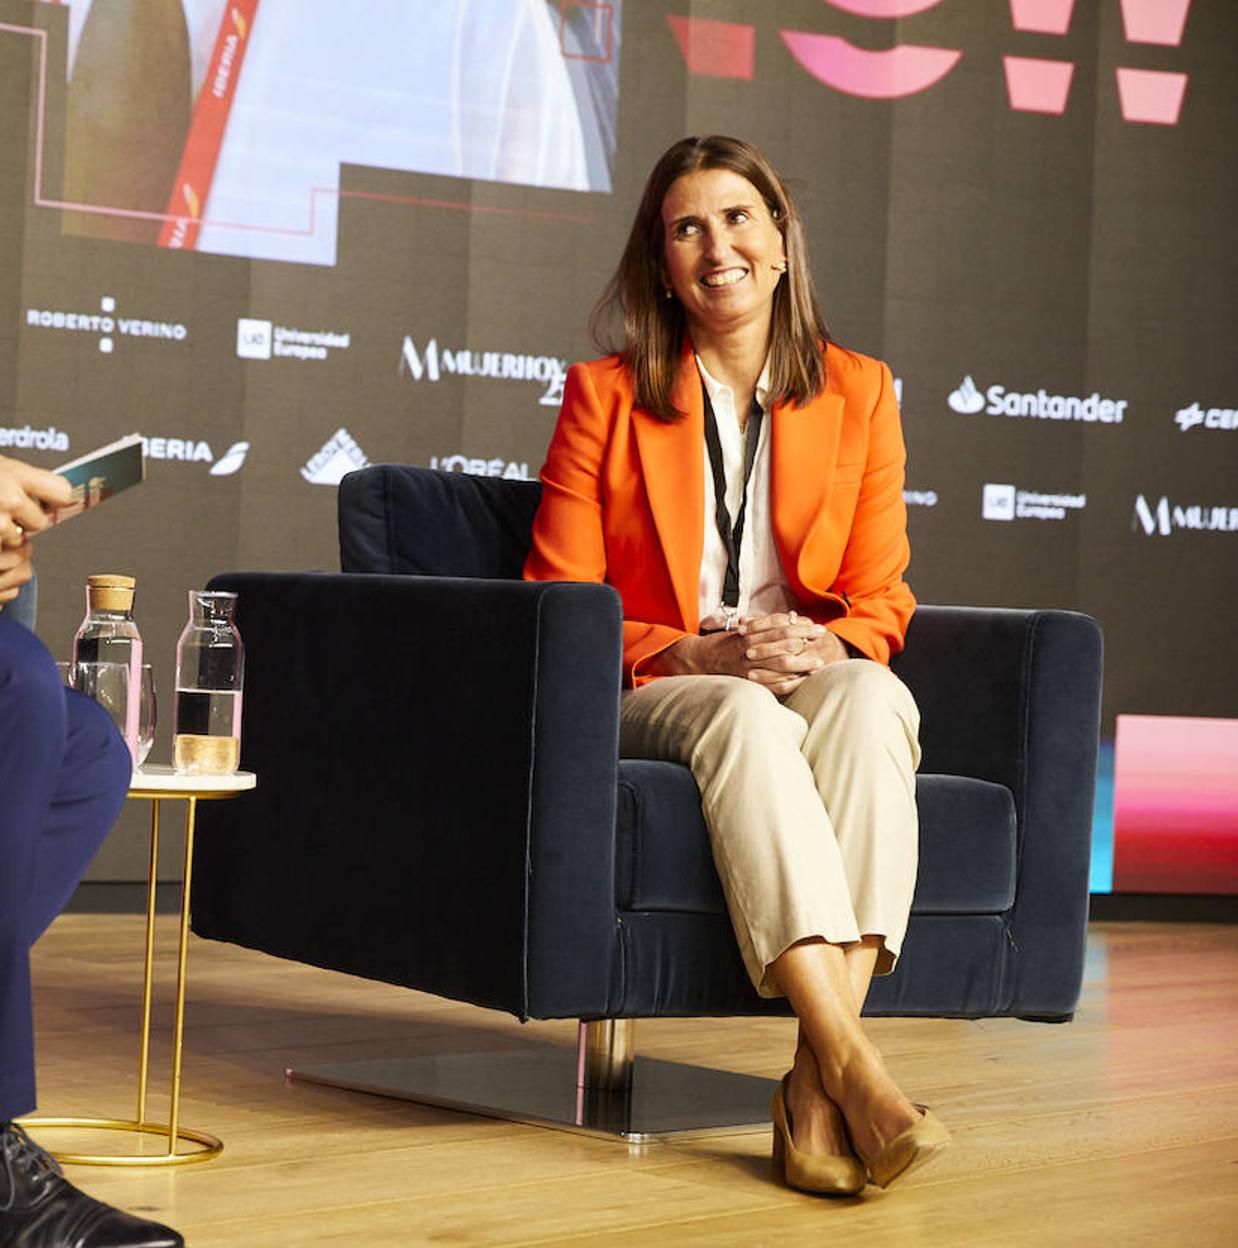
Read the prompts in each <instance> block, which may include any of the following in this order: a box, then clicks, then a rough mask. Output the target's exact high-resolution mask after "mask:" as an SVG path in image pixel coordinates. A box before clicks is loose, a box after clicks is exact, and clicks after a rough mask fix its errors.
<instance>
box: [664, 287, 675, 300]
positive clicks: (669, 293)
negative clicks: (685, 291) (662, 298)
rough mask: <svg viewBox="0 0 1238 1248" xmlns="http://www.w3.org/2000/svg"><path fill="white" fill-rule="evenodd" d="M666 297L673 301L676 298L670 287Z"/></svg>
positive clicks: (667, 289)
mask: <svg viewBox="0 0 1238 1248" xmlns="http://www.w3.org/2000/svg"><path fill="white" fill-rule="evenodd" d="M666 297H667V298H668V299H673V298H674V297H675V292H674V291H673V290H672V289H671V288H670V287H669V286H668V287H667V288H666Z"/></svg>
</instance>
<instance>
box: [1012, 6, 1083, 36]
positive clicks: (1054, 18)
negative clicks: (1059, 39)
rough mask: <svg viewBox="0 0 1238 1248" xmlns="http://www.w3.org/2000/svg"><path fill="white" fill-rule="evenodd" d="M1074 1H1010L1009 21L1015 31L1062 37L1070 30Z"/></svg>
mask: <svg viewBox="0 0 1238 1248" xmlns="http://www.w3.org/2000/svg"><path fill="white" fill-rule="evenodd" d="M1074 11H1075V0H1010V20H1011V22H1013V23H1014V28H1015V30H1029V31H1035V32H1036V33H1038V34H1042V35H1064V34H1065V33H1066V32H1067V31H1068V30H1069V29H1070V18H1071V15H1072V14H1073V13H1074Z"/></svg>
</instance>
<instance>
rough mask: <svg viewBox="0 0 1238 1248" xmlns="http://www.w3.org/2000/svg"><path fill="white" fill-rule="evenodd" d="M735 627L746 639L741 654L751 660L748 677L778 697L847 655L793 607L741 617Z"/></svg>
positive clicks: (821, 627)
mask: <svg viewBox="0 0 1238 1248" xmlns="http://www.w3.org/2000/svg"><path fill="white" fill-rule="evenodd" d="M739 631H740V632H741V633H742V634H743V635H744V636H745V638H746V639H747V642H748V645H747V648H746V649H745V651H744V657H745V658H746V659H747V660H748V661H749V662H750V663H751V664H752V666H751V668H750V669H749V678H750V679H752V680H755V681H758V682H759V683H761V684H763V685H765V686H766V688H768V689H769V691H770V692H771V693H774V694H777V695H778V696H779V697H785V696H786V695H787V694H789V693H793V692H794V691H795V690H796V689H798V688H799V687H800V685H802V684H803V683H804V681H805V680H807V679H808V677H809V676H811V675H812V674H813V672H817V671H820V670H821V668H823V667H825V666H826V665H827V664H829V663H838V662H840V661H842V660H844V659H846V658H848V657H849V656H848V654H847V647H846V646H844V645H843V643H842V642H841V641H840V640H839V638H838V637H837V636H835V634H833V633H831V632H830V631H829V629H827V628H826V627H825V626H824V625H821V624H814V623H813V621H812V620H805V619H801V618H799V617H798V616H797V615H796V614H795V612H793V611H792V612H790V613H787V614H783V613H781V612H780V613H777V614H774V615H763V616H757V617H755V618H752V619H746V620H743V621H741V623H740V626H739Z"/></svg>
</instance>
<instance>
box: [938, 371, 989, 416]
mask: <svg viewBox="0 0 1238 1248" xmlns="http://www.w3.org/2000/svg"><path fill="white" fill-rule="evenodd" d="M946 402H947V403H949V404H950V408H951V410H952V411H956V412H958V413H960V415H963V416H971V415H973V414H974V413H976V412H978V411H979V410H980V409H981V408H982V407H983V406H984V395H983V394H981V393H980V391H979V390H977V389H976V383H975V382H974V381H973V380H972V377H971V374H970V373H968V374H967V376H966V377H964V378H963V380H962V383H961V384H960V385H959V387H958V389H957V390H951V391H950V393H949V395H948V396H947V398H946Z"/></svg>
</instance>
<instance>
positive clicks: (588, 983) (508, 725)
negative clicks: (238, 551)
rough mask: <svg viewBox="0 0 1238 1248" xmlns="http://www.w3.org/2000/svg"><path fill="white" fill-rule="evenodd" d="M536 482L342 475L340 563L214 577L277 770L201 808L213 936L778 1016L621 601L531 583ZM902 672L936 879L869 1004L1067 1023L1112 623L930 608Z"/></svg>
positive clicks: (435, 986)
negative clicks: (631, 707)
mask: <svg viewBox="0 0 1238 1248" xmlns="http://www.w3.org/2000/svg"><path fill="white" fill-rule="evenodd" d="M539 488H540V487H539V486H538V485H537V484H535V483H528V482H512V481H501V480H495V479H487V478H477V477H469V476H461V475H453V474H446V473H437V472H431V471H429V470H427V469H420V468H409V467H395V466H379V467H374V468H368V469H365V470H364V471H362V472H359V473H354V474H351V475H350V476H348V477H346V478H345V480H344V482H343V484H342V485H341V487H340V493H339V515H340V545H341V561H342V566H343V569H344V571H343V573H341V574H295V573H233V574H229V575H225V576H220V577H217V578H216V579H215V580H214V581H213V582H212V587H213V588H216V589H230V590H233V591H235V592H237V593H238V594H239V595H240V600H239V604H238V611H237V620H238V624H239V627H240V631H241V634H242V636H243V637H244V639H245V644H246V647H247V686H246V693H245V710H244V735H243V757H242V765H243V766H244V767H246V768H249V769H252V770H254V771H256V772H257V773H258V774H259V776H260V787H259V788H258V790H257V791H256V792H255V793H254V794H252V795H250V796H249V797H248V798H247V799H246V800H245V801H244V802H226V803H223V802H221V803H212V804H210V805H209V806H208V807H207V808H205V809H203V810H202V811H201V812H200V814H199V821H200V825H201V827H202V835H201V836H200V837H199V839H198V843H197V851H196V862H195V882H194V892H193V926H194V930H195V931H196V932H198V933H199V934H200V935H202V936H206V937H212V938H215V939H220V940H228V941H233V942H236V943H238V944H241V945H246V946H249V947H252V948H255V949H261V950H264V951H266V952H268V953H271V954H275V955H277V956H280V957H285V958H292V959H296V960H298V961H302V962H307V963H311V964H314V965H317V966H322V967H329V968H333V969H336V970H341V971H347V972H351V973H353V974H356V975H362V976H367V977H370V978H374V979H379V980H385V981H388V982H391V983H396V984H402V985H407V986H409V987H413V988H417V989H421V990H424V991H427V992H431V993H435V994H439V995H442V996H445V997H450V998H453V999H455V1000H459V1001H466V1002H472V1003H475V1004H477V1005H482V1006H488V1007H492V1008H495V1009H500V1010H505V1011H508V1012H510V1013H512V1014H514V1015H516V1016H517V1017H519V1018H521V1019H529V1018H535V1019H550V1018H579V1019H584V1020H595V1021H596V1020H620V1019H622V1020H628V1019H636V1018H642V1017H652V1016H667V1015H748V1014H767V1013H770V1012H783V1011H785V1008H786V1007H785V1004H784V1003H782V1002H779V1001H765V1000H762V999H760V998H759V997H758V996H757V995H756V993H755V992H754V990H753V989H752V987H751V985H750V984H749V982H748V979H747V976H746V975H745V973H744V970H743V966H742V964H741V961H740V958H739V954H738V951H737V949H736V946H735V942H734V939H733V936H732V932H731V926H730V921H729V919H728V917H727V913H726V908H725V904H724V901H723V897H722V892H721V888H720V886H719V883H718V879H717V877H716V875H715V873H714V869H713V864H712V860H711V857H710V851H709V843H708V838H707V834H706V831H705V826H704V823H703V821H702V817H701V811H700V804H699V798H698V794H697V790H696V786H695V784H694V782H693V780H692V776H691V773H690V772H689V771H688V770H687V769H686V768H684V767H682V766H679V765H677V764H673V763H667V762H658V761H642V760H624V761H622V762H621V761H620V760H619V759H618V757H617V739H618V700H619V683H620V663H619V652H620V623H621V620H620V603H619V599H618V596H617V595H616V594H615V592H614V591H613V590H612V589H610V588H609V587H608V586H604V585H583V584H562V583H550V584H547V583H525V582H522V581H520V580H519V579H518V578H519V576H520V570H521V567H522V564H523V561H524V556H525V553H526V550H527V548H528V541H529V530H530V525H531V522H532V517H533V512H534V510H535V508H536V505H537V500H538V496H539ZM894 666H895V670H896V671H897V672H898V673H899V675H900V676H901V677H902V678H903V679H904V680H905V681H906V682H907V683H908V684H909V686H910V687H911V689H912V691H913V693H914V694H915V697H916V699H917V701H918V703H919V705H920V709H921V713H922V746H923V762H922V765H921V770H920V774H919V776H918V780H917V800H918V803H919V809H920V822H921V831H920V836H921V849H920V873H919V880H918V884H917V888H916V894H915V901H914V904H913V908H912V918H911V924H910V928H909V931H908V934H907V939H906V943H905V946H904V952H903V956H902V958H901V959H900V962H899V965H898V967H897V969H896V971H895V972H894V974H892V975H890V976H888V977H885V978H882V979H878V980H875V981H874V983H873V988H872V992H871V994H870V997H869V1002H868V1007H867V1013H869V1014H879V1015H881V1014H886V1015H888V1014H894V1015H924V1016H958V1017H965V1018H975V1017H985V1016H994V1015H1015V1016H1019V1017H1022V1018H1029V1019H1042V1020H1052V1021H1064V1020H1066V1019H1069V1018H1070V1016H1071V1014H1072V1012H1073V1010H1074V1008H1075V1004H1076V1001H1077V998H1078V994H1079V988H1080V982H1081V975H1082V966H1083V952H1084V940H1085V928H1086V921H1087V907H1088V860H1089V845H1090V837H1091V812H1092V797H1093V788H1094V781H1095V767H1096V750H1097V731H1098V718H1099V705H1100V677H1101V639H1100V633H1099V629H1098V628H1097V626H1096V624H1095V623H1094V622H1093V621H1092V620H1091V619H1089V618H1088V617H1086V616H1083V615H1079V614H1075V613H1072V612H1064V611H1025V610H988V609H985V610H982V609H972V608H955V607H933V606H926V607H921V608H920V609H919V610H918V611H917V613H916V615H915V617H914V619H913V621H912V624H911V628H910V631H909V634H908V637H907V645H906V649H905V650H904V652H903V653H902V654H901V655H899V656H898V658H897V659H896V661H895V664H894ZM597 1034H598V1033H596V1032H595V1033H593V1041H596V1042H597V1043H602V1041H599V1040H597ZM606 1034H612V1033H606ZM593 1041H591V1042H593ZM612 1041H613V1034H612ZM621 1043H622V1042H621ZM355 1086H367V1084H366V1082H365V1081H364V1080H361V1081H359V1082H358V1083H357V1084H356V1085H355ZM426 1099H432V1100H433V1099H436V1098H435V1097H434V1096H428V1097H427V1098H426ZM437 1099H439V1100H440V1101H442V1102H443V1103H464V1102H463V1101H462V1100H461V1099H460V1098H458V1097H457V1098H455V1100H453V1098H452V1097H451V1096H446V1095H443V1096H439V1097H438V1098H437ZM515 1116H521V1115H519V1114H516V1115H515ZM531 1116H533V1117H536V1115H531Z"/></svg>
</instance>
